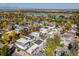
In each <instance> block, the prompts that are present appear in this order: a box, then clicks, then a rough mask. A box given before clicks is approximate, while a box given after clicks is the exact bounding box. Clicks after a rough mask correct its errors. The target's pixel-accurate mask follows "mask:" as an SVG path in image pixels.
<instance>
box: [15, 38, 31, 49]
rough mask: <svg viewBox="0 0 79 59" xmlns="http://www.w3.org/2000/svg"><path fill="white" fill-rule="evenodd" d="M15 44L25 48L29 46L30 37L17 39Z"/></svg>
mask: <svg viewBox="0 0 79 59" xmlns="http://www.w3.org/2000/svg"><path fill="white" fill-rule="evenodd" d="M15 45H16V46H17V47H19V48H21V49H23V50H26V49H28V48H29V45H30V41H29V40H28V39H24V38H20V39H18V40H17V41H16V43H15Z"/></svg>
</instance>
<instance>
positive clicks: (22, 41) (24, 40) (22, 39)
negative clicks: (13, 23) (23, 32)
mask: <svg viewBox="0 0 79 59" xmlns="http://www.w3.org/2000/svg"><path fill="white" fill-rule="evenodd" d="M17 42H21V43H23V44H25V43H27V42H29V40H27V39H24V38H20V39H18V40H17Z"/></svg>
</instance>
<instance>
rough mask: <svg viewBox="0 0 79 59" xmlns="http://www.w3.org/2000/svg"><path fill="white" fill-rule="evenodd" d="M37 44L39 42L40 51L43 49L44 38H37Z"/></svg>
mask: <svg viewBox="0 0 79 59" xmlns="http://www.w3.org/2000/svg"><path fill="white" fill-rule="evenodd" d="M35 44H37V45H38V47H39V49H38V51H41V50H42V49H43V48H44V46H43V45H44V42H43V41H42V40H37V41H36V42H35Z"/></svg>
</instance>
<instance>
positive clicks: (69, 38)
mask: <svg viewBox="0 0 79 59" xmlns="http://www.w3.org/2000/svg"><path fill="white" fill-rule="evenodd" d="M61 40H62V41H61V43H64V45H65V46H68V45H69V44H70V43H71V42H74V35H73V34H71V33H64V35H63V36H62V37H61Z"/></svg>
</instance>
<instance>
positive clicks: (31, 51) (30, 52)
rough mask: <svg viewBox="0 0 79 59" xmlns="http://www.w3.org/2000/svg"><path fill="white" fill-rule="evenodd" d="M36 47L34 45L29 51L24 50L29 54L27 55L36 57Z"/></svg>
mask: <svg viewBox="0 0 79 59" xmlns="http://www.w3.org/2000/svg"><path fill="white" fill-rule="evenodd" d="M38 49H39V48H38V45H37V44H34V45H32V46H31V47H30V48H29V49H27V50H26V52H27V53H28V54H29V55H36V54H37V53H38Z"/></svg>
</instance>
